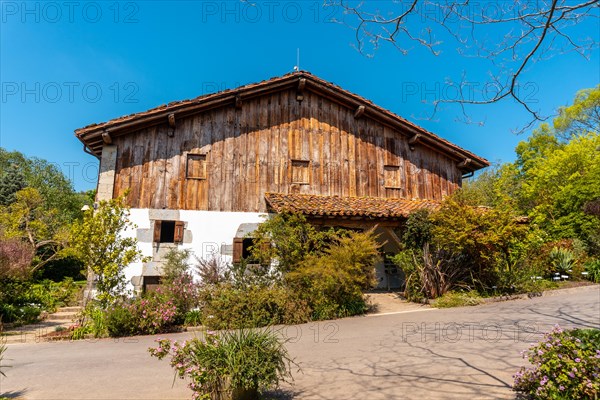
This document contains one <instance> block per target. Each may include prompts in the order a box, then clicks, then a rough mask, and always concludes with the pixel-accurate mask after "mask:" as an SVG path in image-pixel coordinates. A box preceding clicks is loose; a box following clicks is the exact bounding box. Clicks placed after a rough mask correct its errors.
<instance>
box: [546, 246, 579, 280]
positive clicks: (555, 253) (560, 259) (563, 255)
mask: <svg viewBox="0 0 600 400" xmlns="http://www.w3.org/2000/svg"><path fill="white" fill-rule="evenodd" d="M550 260H551V263H552V266H553V267H554V271H556V272H559V273H561V274H570V270H571V269H573V267H574V266H575V255H574V254H573V252H572V251H571V250H568V249H564V248H560V247H554V248H553V249H552V251H551V252H550Z"/></svg>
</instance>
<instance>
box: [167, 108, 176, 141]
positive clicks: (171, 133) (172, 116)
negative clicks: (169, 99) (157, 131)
mask: <svg viewBox="0 0 600 400" xmlns="http://www.w3.org/2000/svg"><path fill="white" fill-rule="evenodd" d="M167 119H168V121H169V130H168V132H167V136H169V137H173V136H175V126H176V125H175V113H171V114H169V115H168V116H167Z"/></svg>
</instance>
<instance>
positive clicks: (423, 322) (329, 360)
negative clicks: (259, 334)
mask: <svg viewBox="0 0 600 400" xmlns="http://www.w3.org/2000/svg"><path fill="white" fill-rule="evenodd" d="M555 324H560V325H561V326H563V327H596V328H600V286H588V287H583V288H576V289H568V290H564V291H557V292H554V293H551V294H550V295H545V296H543V297H538V298H534V299H527V300H515V301H508V302H502V303H493V304H487V305H482V306H477V307H465V308H455V309H446V310H436V309H425V310H416V311H409V312H403V313H395V314H386V315H375V316H366V317H357V318H348V319H343V320H338V321H330V322H320V323H311V324H304V325H297V326H289V327H283V328H281V333H282V334H283V335H285V336H286V337H287V338H288V339H289V340H290V342H289V343H288V349H289V351H290V353H291V355H292V356H293V357H295V359H296V362H297V363H298V364H299V365H300V367H301V368H302V372H300V373H295V374H294V376H295V384H294V385H293V386H289V385H284V386H283V387H282V390H281V391H280V392H278V393H275V394H274V396H275V397H277V398H294V399H360V400H363V399H449V398H461V399H467V398H468V399H500V398H514V397H515V396H514V393H513V392H512V391H511V389H510V384H511V383H512V378H511V376H512V374H513V373H514V372H515V371H516V370H517V369H518V368H519V366H520V365H523V363H524V360H523V359H522V358H521V356H520V355H519V352H520V351H521V350H524V349H526V348H527V347H528V346H529V344H530V343H532V342H535V341H537V340H538V339H539V338H540V337H541V332H545V331H548V330H550V329H551V328H552V327H553V326H554V325H555ZM192 335H193V333H182V334H173V335H163V336H168V337H172V338H175V339H178V340H183V339H186V338H188V337H190V336H192ZM154 339H156V337H152V336H146V337H136V338H129V339H119V340H110V339H103V340H96V341H78V342H59V343H34V344H13V345H9V349H8V351H7V357H8V358H9V359H10V360H9V362H8V364H10V365H12V368H10V369H8V370H7V371H6V373H7V377H6V378H0V393H1V394H2V395H5V396H9V397H10V396H15V397H22V398H25V399H61V400H65V399H67V400H68V399H189V398H191V392H190V391H189V390H188V389H187V388H186V387H185V383H184V382H183V381H181V380H179V379H177V380H176V381H175V383H174V385H173V386H172V383H173V372H172V370H171V368H170V367H169V365H168V361H167V360H163V361H158V360H156V359H155V358H151V357H150V356H149V355H148V353H147V351H146V349H147V348H148V347H149V346H152V345H153V341H154Z"/></svg>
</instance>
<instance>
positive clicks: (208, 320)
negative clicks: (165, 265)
mask: <svg viewBox="0 0 600 400" xmlns="http://www.w3.org/2000/svg"><path fill="white" fill-rule="evenodd" d="M200 296H201V303H202V305H203V307H202V324H203V325H204V326H206V327H208V328H210V329H237V328H246V327H262V326H267V325H276V324H296V323H302V322H306V321H308V319H309V314H310V309H309V308H308V305H307V304H306V302H305V301H304V300H302V299H301V298H300V297H299V296H298V295H297V294H296V293H295V292H293V291H290V290H289V289H286V288H283V287H281V286H272V287H271V286H260V285H252V286H245V287H243V288H238V287H235V286H233V285H232V284H221V285H212V286H207V287H205V288H204V290H202V291H201V294H200Z"/></svg>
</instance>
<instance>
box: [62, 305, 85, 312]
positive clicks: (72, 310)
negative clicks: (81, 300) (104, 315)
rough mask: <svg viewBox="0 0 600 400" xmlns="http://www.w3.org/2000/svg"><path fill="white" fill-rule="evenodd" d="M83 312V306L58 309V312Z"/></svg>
mask: <svg viewBox="0 0 600 400" xmlns="http://www.w3.org/2000/svg"><path fill="white" fill-rule="evenodd" d="M81 310H83V307H81V306H72V307H60V308H59V309H58V312H63V311H65V312H80V311H81Z"/></svg>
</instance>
